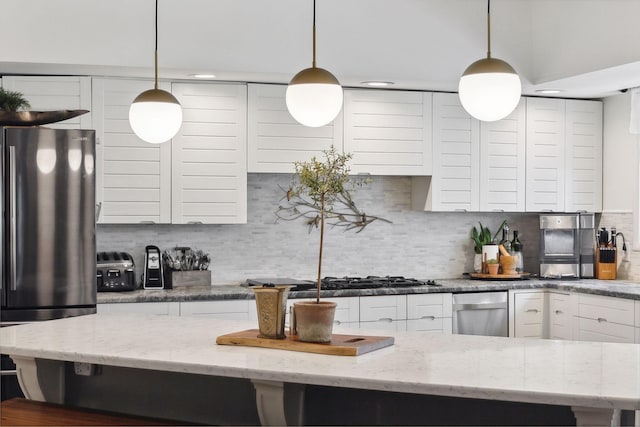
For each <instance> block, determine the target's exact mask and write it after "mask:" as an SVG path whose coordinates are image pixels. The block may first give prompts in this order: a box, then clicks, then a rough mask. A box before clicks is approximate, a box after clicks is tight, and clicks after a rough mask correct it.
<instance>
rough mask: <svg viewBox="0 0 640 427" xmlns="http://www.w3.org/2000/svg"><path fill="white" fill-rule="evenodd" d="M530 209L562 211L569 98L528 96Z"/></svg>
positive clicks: (528, 200)
mask: <svg viewBox="0 0 640 427" xmlns="http://www.w3.org/2000/svg"><path fill="white" fill-rule="evenodd" d="M526 170H527V190H526V196H527V202H526V204H527V211H532V212H535V211H540V212H547V211H553V212H562V211H564V197H565V101H564V100H563V99H550V98H527V168H526Z"/></svg>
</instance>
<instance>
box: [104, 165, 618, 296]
mask: <svg viewBox="0 0 640 427" xmlns="http://www.w3.org/2000/svg"><path fill="white" fill-rule="evenodd" d="M290 181H291V176H290V175H287V174H249V175H248V221H247V224H238V225H198V224H196V225H149V224H130V225H129V224H127V225H116V224H108V225H106V224H104V225H103V224H101V225H99V226H98V230H97V244H98V251H111V250H119V251H125V252H129V253H131V254H132V255H133V257H134V259H135V261H136V266H137V269H138V272H139V273H141V272H142V268H143V265H144V264H143V253H144V247H145V246H146V245H156V246H159V247H160V248H161V249H163V250H164V249H169V248H172V247H174V246H190V247H191V248H194V249H202V250H204V251H206V252H209V253H210V254H211V258H212V265H211V270H212V280H213V282H214V284H222V283H239V282H243V281H244V280H245V279H246V278H249V277H292V278H298V279H314V278H315V277H316V275H317V259H318V243H319V232H318V230H315V229H314V230H312V231H311V232H310V233H309V232H308V226H307V225H306V224H305V222H304V220H297V221H282V220H280V221H278V222H276V216H275V214H274V211H275V210H276V209H277V207H278V204H279V203H281V199H282V197H283V195H284V193H283V191H282V190H281V188H285V189H286V188H287V187H288V185H289V183H290ZM353 196H354V197H353V198H354V201H355V202H356V204H357V205H358V207H359V208H360V209H361V210H363V211H365V212H366V213H369V214H371V215H376V216H380V217H383V218H385V219H388V220H390V221H392V222H393V223H392V224H387V223H384V222H382V221H376V222H373V223H372V224H370V225H369V226H368V227H367V228H366V229H365V230H364V231H362V232H361V233H355V232H354V231H344V230H343V229H342V228H336V229H331V228H330V227H329V228H327V230H326V233H325V246H324V255H323V258H324V259H323V270H322V275H323V276H345V275H358V276H366V275H403V276H407V277H415V278H418V279H437V278H455V277H460V276H461V275H462V274H463V273H464V272H470V271H473V255H474V254H473V242H472V241H471V239H470V233H471V228H472V227H473V226H477V225H478V221H481V222H482V223H483V224H484V225H485V226H488V227H489V228H490V229H491V230H492V231H495V230H496V228H497V227H498V226H499V225H500V223H501V222H502V220H503V219H507V221H508V222H509V225H510V227H511V230H512V231H513V230H518V231H519V235H520V238H521V241H522V242H523V244H524V254H525V260H524V263H525V270H526V271H528V272H532V273H537V272H538V250H539V249H538V248H539V227H538V214H535V213H518V214H514V213H510V214H507V213H464V212H455V213H439V212H418V211H413V210H411V178H409V177H388V176H385V177H380V176H377V177H373V178H372V182H371V183H370V184H369V185H367V186H365V187H363V188H360V189H358V190H357V191H356V192H355V193H354V195H353ZM619 229H621V228H620V227H619Z"/></svg>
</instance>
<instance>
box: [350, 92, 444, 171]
mask: <svg viewBox="0 0 640 427" xmlns="http://www.w3.org/2000/svg"><path fill="white" fill-rule="evenodd" d="M344 96H345V98H344V151H345V152H347V153H351V154H353V159H352V160H351V162H350V165H351V172H352V173H369V174H372V175H413V176H420V175H431V172H432V154H431V151H432V142H431V138H432V130H431V127H432V126H431V120H432V105H431V104H432V94H431V93H428V92H408V91H385V90H367V89H346V90H345V91H344Z"/></svg>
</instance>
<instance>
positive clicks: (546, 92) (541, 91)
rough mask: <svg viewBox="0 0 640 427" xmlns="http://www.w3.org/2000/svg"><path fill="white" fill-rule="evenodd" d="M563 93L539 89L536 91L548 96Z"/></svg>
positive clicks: (557, 90) (555, 90)
mask: <svg viewBox="0 0 640 427" xmlns="http://www.w3.org/2000/svg"><path fill="white" fill-rule="evenodd" d="M560 92H563V91H561V90H560V89H538V90H536V93H544V94H546V95H553V94H555V93H560Z"/></svg>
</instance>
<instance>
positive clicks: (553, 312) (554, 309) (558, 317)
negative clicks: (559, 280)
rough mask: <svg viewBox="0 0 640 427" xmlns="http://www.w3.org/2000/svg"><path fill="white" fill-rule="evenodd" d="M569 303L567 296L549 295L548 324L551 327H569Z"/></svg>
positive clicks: (570, 316)
mask: <svg viewBox="0 0 640 427" xmlns="http://www.w3.org/2000/svg"><path fill="white" fill-rule="evenodd" d="M571 318H572V315H571V303H570V301H569V295H566V294H555V293H551V294H549V324H550V325H551V326H552V327H553V326H566V327H570V326H571Z"/></svg>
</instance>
